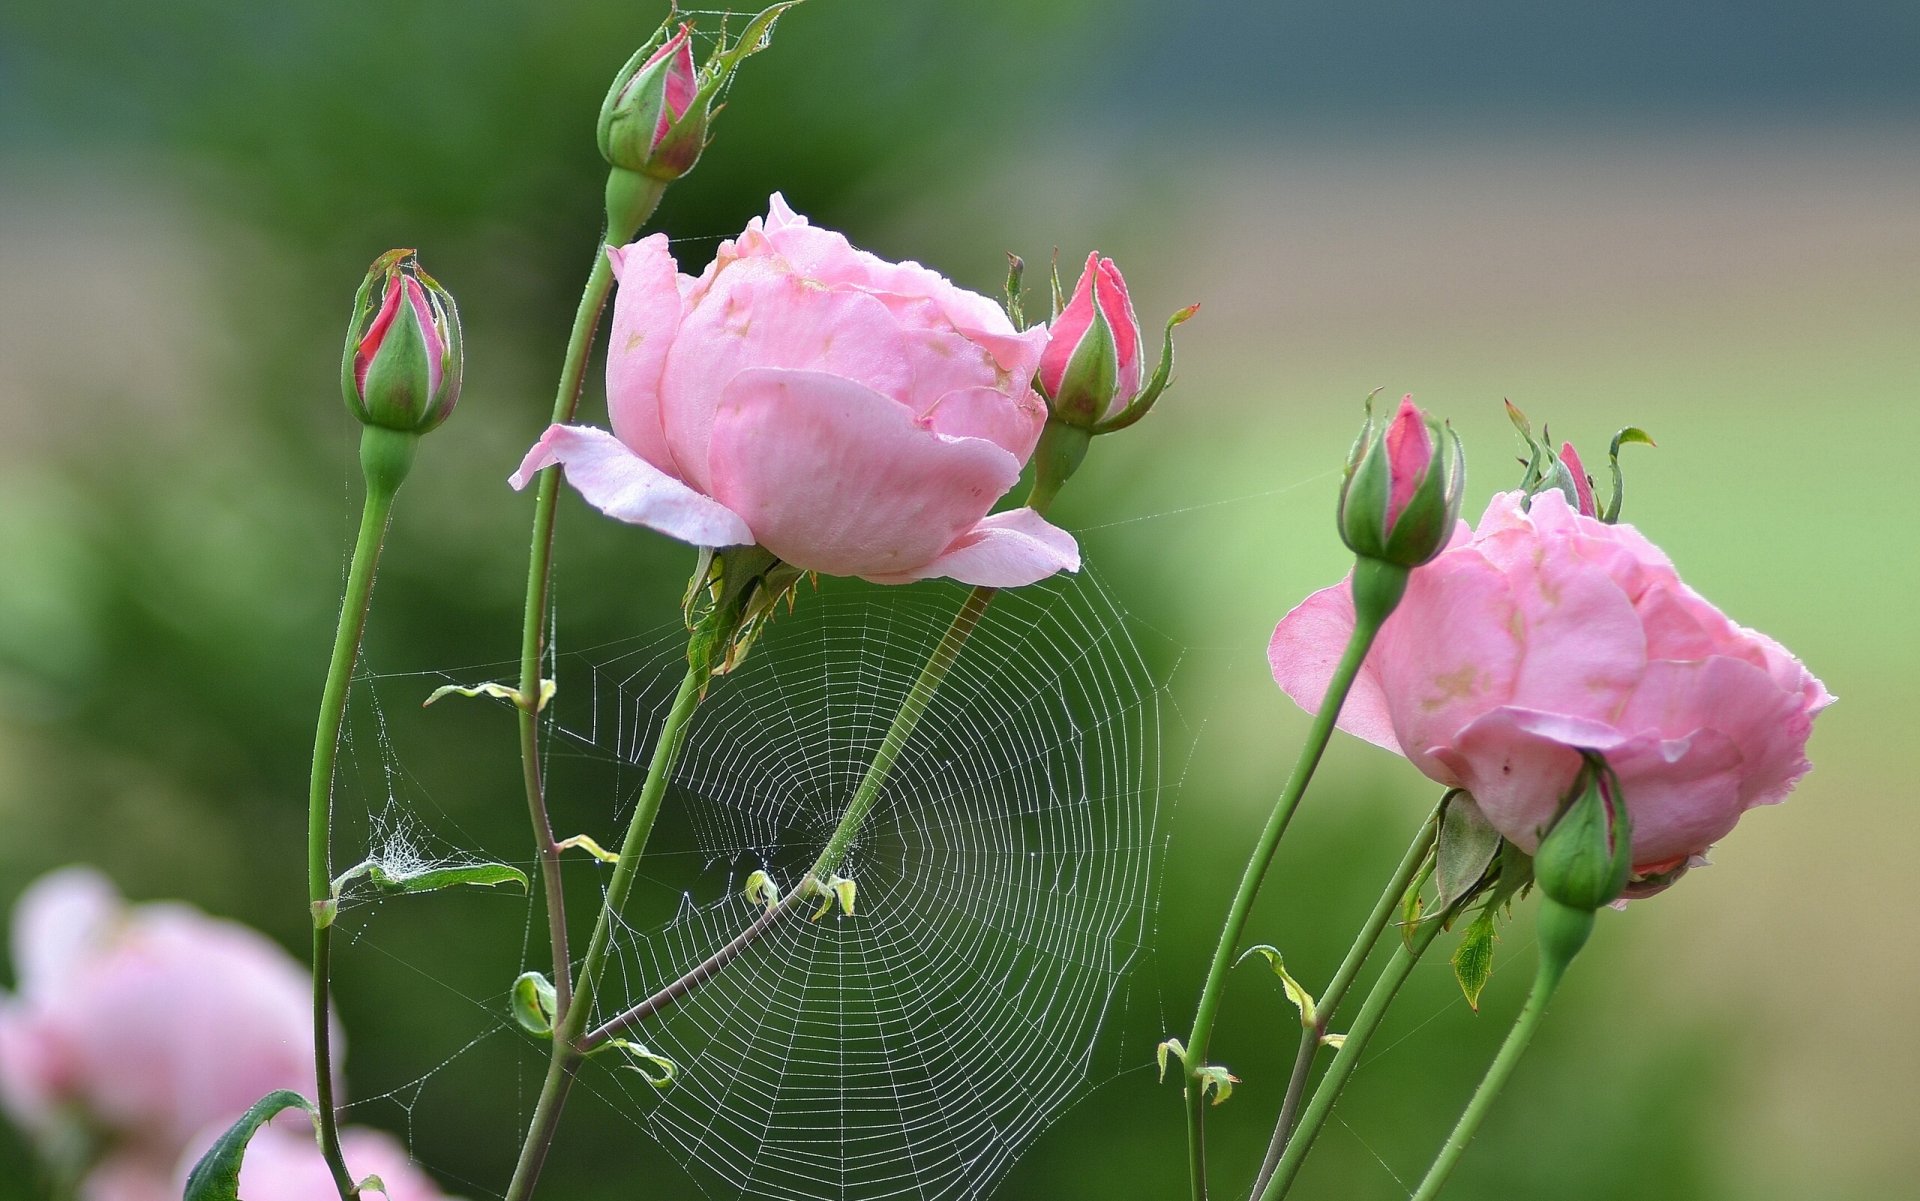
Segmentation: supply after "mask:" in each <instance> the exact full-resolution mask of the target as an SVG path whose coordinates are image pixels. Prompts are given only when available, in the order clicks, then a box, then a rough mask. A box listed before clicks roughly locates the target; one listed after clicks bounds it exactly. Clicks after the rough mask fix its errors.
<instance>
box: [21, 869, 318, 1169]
mask: <svg viewBox="0 0 1920 1201" xmlns="http://www.w3.org/2000/svg"><path fill="white" fill-rule="evenodd" d="M13 957H14V963H15V965H16V967H17V969H18V980H19V990H18V992H17V993H16V994H15V995H14V996H11V997H6V998H0V1105H4V1107H5V1109H6V1110H7V1112H8V1114H9V1115H10V1116H11V1117H12V1118H13V1119H14V1120H15V1121H16V1122H18V1123H19V1124H20V1125H21V1127H22V1128H24V1129H26V1130H28V1131H32V1132H50V1131H54V1130H56V1129H58V1128H59V1127H60V1126H61V1125H63V1124H64V1123H66V1122H69V1121H72V1120H75V1119H79V1120H83V1121H85V1122H86V1123H87V1124H88V1125H89V1126H90V1127H94V1128H98V1129H101V1130H104V1131H105V1132H107V1133H109V1134H110V1135H112V1136H113V1137H114V1138H115V1139H116V1140H118V1141H119V1142H120V1144H121V1145H122V1146H123V1147H125V1148H126V1149H128V1150H129V1151H130V1152H137V1153H142V1154H145V1155H147V1156H148V1157H149V1158H158V1159H160V1160H161V1161H163V1162H165V1163H166V1164H168V1165H169V1166H170V1165H171V1163H172V1160H173V1158H174V1157H176V1156H178V1155H179V1154H180V1152H181V1150H182V1149H183V1148H184V1147H185V1146H186V1145H187V1142H188V1140H189V1139H191V1138H193V1137H194V1136H195V1135H197V1134H198V1133H200V1131H202V1130H203V1129H205V1128H206V1127H208V1126H211V1125H220V1126H224V1125H226V1124H227V1123H230V1122H232V1121H233V1119H235V1118H237V1117H239V1116H240V1114H241V1113H243V1112H245V1110H246V1109H247V1107H248V1106H249V1105H252V1104H253V1103H254V1102H255V1101H257V1100H259V1099H260V1098H261V1097H262V1096H265V1095H266V1094H267V1093H269V1092H272V1091H273V1090H275V1089H281V1088H287V1089H293V1090H295V1091H296V1092H299V1093H301V1094H302V1095H304V1096H308V1097H311V1096H313V1093H314V1088H313V1051H312V1023H313V1016H312V1015H313V1000H312V991H311V990H312V985H311V983H310V981H309V978H308V976H307V972H306V970H305V969H304V968H303V967H302V966H301V965H300V964H298V963H296V962H295V961H294V960H293V958H292V957H291V956H289V955H288V954H287V953H286V952H285V951H283V950H281V949H280V947H279V946H277V945H276V944H274V943H273V942H272V941H270V940H269V939H267V938H266V937H265V936H264V935H261V934H259V933H256V932H255V931H253V930H249V929H247V928H246V927H245V926H241V925H238V924H236V923H234V922H227V921H221V920H219V919H217V918H211V917H208V916H207V915H205V914H203V913H201V912H200V911H198V910H196V909H193V908H190V907H188V906H186V905H179V904H149V905H138V906H131V907H130V906H128V905H127V904H126V903H125V902H124V901H122V900H121V899H120V896H119V894H118V893H117V892H115V891H114V888H113V885H112V884H110V883H109V882H108V881H107V880H106V879H105V878H104V877H102V876H101V875H100V874H99V873H97V872H95V871H93V870H91V869H89V868H77V867H76V868H65V869H63V870H60V871H57V872H53V873H51V874H49V875H47V876H45V877H42V878H41V879H40V880H38V881H37V882H35V883H34V884H33V885H32V886H31V887H30V888H28V890H27V891H26V893H25V894H24V895H23V896H22V897H21V898H20V901H19V903H18V905H17V907H16V908H15V910H14V915H13ZM336 1037H337V1036H336Z"/></svg>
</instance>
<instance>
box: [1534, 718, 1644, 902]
mask: <svg viewBox="0 0 1920 1201" xmlns="http://www.w3.org/2000/svg"><path fill="white" fill-rule="evenodd" d="M1632 840H1633V824H1632V822H1631V820H1630V819H1629V818H1628V816H1627V808H1626V805H1625V804H1624V803H1623V802H1622V800H1621V797H1620V780H1619V777H1617V776H1615V775H1614V774H1613V771H1612V769H1610V768H1608V767H1607V765H1606V762H1605V761H1604V760H1602V759H1600V758H1599V756H1597V755H1589V756H1588V757H1587V763H1586V766H1585V768H1584V769H1583V770H1582V771H1581V772H1580V775H1579V776H1578V777H1576V778H1575V780H1574V783H1573V791H1572V793H1571V795H1570V797H1569V798H1568V803H1567V806H1566V810H1565V812H1563V813H1561V815H1560V817H1559V819H1558V820H1557V821H1555V822H1554V823H1553V827H1552V829H1550V830H1548V831H1547V832H1546V834H1545V835H1544V836H1543V837H1542V838H1541V839H1540V847H1539V849H1538V850H1536V851H1535V852H1534V854H1533V878H1534V879H1535V880H1537V881H1539V883H1540V889H1541V891H1542V892H1544V893H1546V894H1547V895H1548V896H1550V897H1552V898H1553V899H1554V900H1556V901H1558V902H1560V903H1561V904H1562V905H1565V906H1567V907H1569V908H1572V909H1586V910H1594V909H1598V908H1600V907H1601V906H1602V905H1608V904H1612V903H1613V901H1614V900H1615V899H1617V898H1618V897H1619V896H1620V893H1621V890H1622V889H1624V888H1626V886H1627V876H1628V874H1629V873H1630V872H1631V871H1632V868H1633V854H1632Z"/></svg>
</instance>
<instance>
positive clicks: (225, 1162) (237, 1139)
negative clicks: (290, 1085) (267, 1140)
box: [181, 1089, 313, 1201]
mask: <svg viewBox="0 0 1920 1201" xmlns="http://www.w3.org/2000/svg"><path fill="white" fill-rule="evenodd" d="M289 1109H298V1110H300V1111H301V1112H303V1113H305V1114H306V1115H307V1117H308V1118H309V1119H311V1118H312V1117H313V1106H312V1105H311V1104H310V1103H308V1101H307V1099H306V1098H305V1097H303V1096H301V1095H300V1094H299V1093H296V1092H293V1091H291V1090H289V1089H280V1090H279V1091H277V1092H271V1093H268V1094H267V1095H266V1096H264V1097H262V1098H260V1099H259V1100H258V1101H255V1102H254V1103H253V1105H252V1107H251V1108H249V1109H248V1110H247V1112H246V1113H244V1114H241V1115H240V1120H239V1121H237V1122H235V1123H234V1124H233V1125H231V1126H229V1127H227V1129H226V1131H225V1132H224V1133H222V1134H221V1135H220V1137H219V1138H217V1139H215V1140H214V1142H213V1146H211V1147H208V1148H207V1152H206V1154H205V1155H202V1156H201V1157H200V1159H199V1161H198V1162H197V1163H195V1164H194V1165H193V1171H191V1172H189V1173H188V1174H187V1188H186V1191H185V1192H184V1193H182V1194H181V1201H240V1165H241V1162H242V1161H243V1160H244V1159H245V1158H246V1155H247V1144H248V1143H250V1142H252V1141H253V1136H254V1135H255V1134H256V1133H258V1132H259V1130H260V1127H262V1126H264V1125H266V1124H267V1122H268V1121H270V1120H271V1119H272V1118H273V1117H274V1116H275V1115H277V1114H280V1113H283V1112H285V1111H286V1110H289Z"/></svg>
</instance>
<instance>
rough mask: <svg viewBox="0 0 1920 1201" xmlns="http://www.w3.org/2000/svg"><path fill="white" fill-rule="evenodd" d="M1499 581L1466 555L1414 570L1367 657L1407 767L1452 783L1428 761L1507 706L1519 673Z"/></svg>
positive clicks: (1508, 602)
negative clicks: (1492, 711)
mask: <svg viewBox="0 0 1920 1201" xmlns="http://www.w3.org/2000/svg"><path fill="white" fill-rule="evenodd" d="M1519 625H1520V619H1519V614H1518V613H1517V611H1516V609H1515V606H1514V599H1513V593H1512V591H1511V589H1510V588H1509V587H1508V585H1507V581H1506V579H1505V578H1504V577H1503V576H1502V575H1501V574H1500V573H1499V572H1498V571H1496V570H1495V569H1494V568H1493V567H1492V565H1491V564H1489V563H1487V561H1486V560H1485V559H1483V558H1481V557H1480V555H1479V554H1478V553H1477V552H1476V551H1474V550H1473V549H1471V548H1467V549H1461V550H1455V551H1449V552H1447V553H1446V554H1443V555H1441V556H1440V557H1439V558H1437V559H1435V560H1434V561H1433V562H1431V563H1429V564H1427V565H1426V566H1424V567H1420V568H1416V569H1415V570H1414V572H1413V575H1412V577H1411V578H1410V579H1409V580H1408V582H1407V592H1406V596H1405V597H1404V598H1403V599H1402V600H1401V602H1400V606H1399V608H1397V609H1395V610H1394V612H1393V615H1392V616H1391V617H1389V618H1387V623H1386V626H1385V628H1383V629H1382V630H1381V631H1380V637H1379V639H1378V640H1377V642H1376V645H1375V646H1374V649H1373V652H1372V654H1371V655H1370V656H1369V658H1370V659H1371V661H1372V663H1373V672H1374V678H1375V679H1376V680H1378V681H1379V686H1380V689H1381V692H1382V694H1383V695H1385V696H1386V697H1388V698H1389V700H1388V705H1389V707H1390V709H1391V711H1392V713H1393V719H1394V730H1395V732H1396V736H1397V738H1398V739H1399V742H1400V746H1401V747H1402V748H1403V749H1404V752H1405V754H1406V756H1407V758H1408V759H1409V760H1411V761H1412V762H1413V765H1414V766H1415V767H1417V768H1419V769H1420V770H1421V771H1423V772H1425V773H1426V774H1427V775H1428V776H1429V777H1431V778H1433V779H1434V780H1437V781H1439V782H1440V783H1443V784H1450V785H1451V784H1456V783H1458V781H1457V780H1455V779H1453V778H1451V776H1450V774H1449V772H1448V771H1447V769H1445V768H1443V767H1442V766H1441V764H1440V762H1439V761H1438V760H1437V759H1436V758H1434V756H1433V753H1432V751H1433V748H1435V747H1438V746H1446V745H1449V744H1451V743H1452V742H1453V741H1454V739H1455V738H1457V737H1458V736H1459V733H1460V731H1461V729H1463V728H1464V727H1465V726H1467V725H1468V724H1469V723H1471V722H1472V721H1473V720H1475V719H1476V718H1477V717H1479V716H1480V715H1481V714H1483V713H1485V712H1486V711H1487V710H1488V709H1490V708H1493V707H1496V706H1500V705H1504V704H1507V703H1509V702H1510V701H1511V700H1512V698H1513V695H1514V688H1515V684H1516V681H1517V680H1518V678H1519V676H1520V672H1521V667H1522V653H1523V648H1522V646H1521V644H1520V643H1519V642H1517V641H1516V639H1515V632H1516V630H1517V629H1518V628H1519Z"/></svg>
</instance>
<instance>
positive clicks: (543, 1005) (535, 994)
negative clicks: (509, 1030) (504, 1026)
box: [509, 972, 559, 1038]
mask: <svg viewBox="0 0 1920 1201" xmlns="http://www.w3.org/2000/svg"><path fill="white" fill-rule="evenodd" d="M509 1004H510V1007H511V1008H512V1010H513V1020H514V1021H516V1022H518V1023H520V1028H521V1029H522V1030H525V1031H526V1032H527V1033H529V1034H533V1035H537V1036H538V1037H540V1038H552V1037H553V1015H554V1012H555V1011H556V1010H557V1009H558V1008H559V1000H558V998H557V997H556V996H555V994H554V991H553V983H552V982H551V981H549V980H548V979H547V978H546V977H545V976H543V975H541V974H540V973H539V972H522V973H520V975H519V977H518V978H517V979H515V980H514V982H513V992H512V994H511V1001H510V1002H509Z"/></svg>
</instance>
